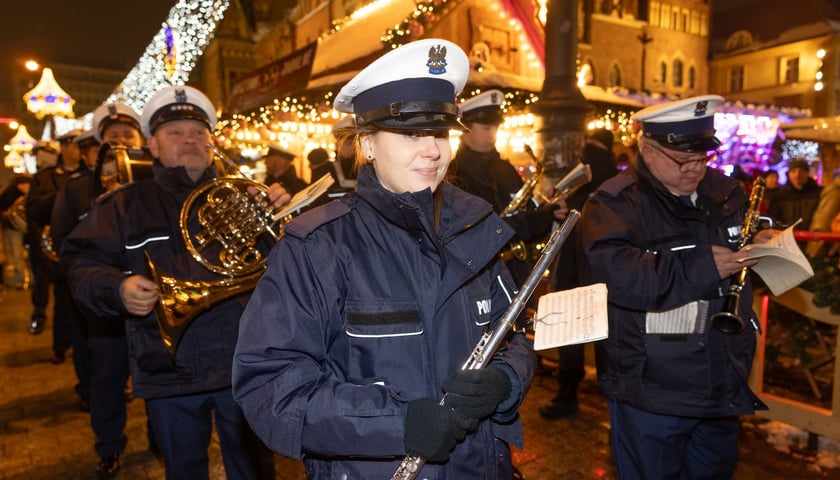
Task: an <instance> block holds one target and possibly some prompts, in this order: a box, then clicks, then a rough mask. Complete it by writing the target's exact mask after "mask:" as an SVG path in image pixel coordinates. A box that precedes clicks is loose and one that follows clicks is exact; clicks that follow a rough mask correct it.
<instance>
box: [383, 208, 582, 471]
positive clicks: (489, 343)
mask: <svg viewBox="0 0 840 480" xmlns="http://www.w3.org/2000/svg"><path fill="white" fill-rule="evenodd" d="M579 218H580V212H578V211H577V210H572V211H570V212H569V215H568V216H567V217H566V220H565V221H563V224H562V225H560V227H558V228H557V229H556V230H554V232H553V233H552V234H551V238H549V240H548V243H546V245H545V249H544V250H543V253H542V255H540V258H539V259H538V260H537V263H536V265H535V266H534V268H533V270H531V273H529V274H528V278H527V279H525V283H524V284H523V285H522V287H521V288H520V289H519V292H517V294H516V296H515V297H514V298H513V300H512V301H511V304H510V306H508V308H507V310H506V311H505V313H504V315H502V318H501V321H500V323H499V325H498V326H497V327H496V329H495V330H492V331H489V332H485V333H484V335H482V337H481V339H480V340H479V341H478V344H476V346H475V348H474V349H473V351H472V353H471V354H470V356H469V358H468V359H467V361H466V362H465V363H464V365H463V366H462V367H461V370H478V369H479V368H484V367H486V366H487V364H488V363H489V362H490V359H491V358H493V355H494V354H495V353H496V350H498V349H499V347H500V346H501V344H502V342H503V341H504V339H505V337H507V334H508V332H509V331H510V330H512V329H513V327H514V325H515V323H516V319H517V318H518V317H519V314H521V313H522V311H523V310H524V309H525V304H526V303H527V302H528V299H529V298H531V294H533V293H534V290H536V288H537V285H538V284H539V282H540V279H541V278H542V276H543V273H544V272H545V270H546V269H547V268H548V267H549V265H550V264H551V262H552V261H554V257H556V256H557V253H558V252H559V251H560V247H561V246H562V245H563V243H564V242H565V241H566V239H567V238H568V237H569V235H570V234H571V232H572V229H573V228H574V226H575V224H576V223H577V221H578V219H579ZM440 403H441V405H443V400H441V402H440ZM425 463H426V459H425V458H423V457H421V456H419V455H406V456H405V458H403V461H402V463H400V466H399V467H398V468H397V471H396V472H394V475H393V476H392V477H391V480H413V479H414V478H416V477H417V474H418V473H420V469H421V468H423V465H424V464H425Z"/></svg>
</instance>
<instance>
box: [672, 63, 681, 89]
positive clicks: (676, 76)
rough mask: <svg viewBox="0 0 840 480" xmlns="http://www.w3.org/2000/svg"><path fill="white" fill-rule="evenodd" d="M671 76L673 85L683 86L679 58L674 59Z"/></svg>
mask: <svg viewBox="0 0 840 480" xmlns="http://www.w3.org/2000/svg"><path fill="white" fill-rule="evenodd" d="M671 76H672V77H673V78H674V86H675V87H677V88H681V87H682V86H683V62H682V60H680V59H679V58H678V59H676V60H674V72H673V73H672V74H671Z"/></svg>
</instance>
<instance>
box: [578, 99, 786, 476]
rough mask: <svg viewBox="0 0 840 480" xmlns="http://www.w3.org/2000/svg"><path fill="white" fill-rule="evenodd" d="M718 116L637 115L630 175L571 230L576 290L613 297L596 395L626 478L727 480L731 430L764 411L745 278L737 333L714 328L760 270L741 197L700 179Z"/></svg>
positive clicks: (719, 176) (603, 191)
mask: <svg viewBox="0 0 840 480" xmlns="http://www.w3.org/2000/svg"><path fill="white" fill-rule="evenodd" d="M721 104H723V98H722V97H719V96H716V95H706V96H701V97H694V98H688V99H684V100H680V101H676V102H671V103H666V104H661V105H657V106H653V107H648V108H645V109H643V110H640V111H639V112H637V113H636V114H635V119H636V120H638V121H640V122H641V127H642V136H641V139H640V143H639V153H638V155H637V157H636V161H635V164H634V166H633V168H632V169H631V170H628V171H624V172H622V173H620V174H618V175H616V176H614V177H612V178H611V179H609V180H607V181H605V182H604V183H603V184H601V186H600V187H599V188H598V190H597V191H596V192H595V194H594V195H593V196H592V197H590V199H589V200H588V201H587V202H586V205H585V206H584V208H583V212H582V215H581V221H580V222H579V223H578V226H577V228H578V229H579V245H580V248H581V250H582V252H583V256H582V258H581V262H580V263H581V267H580V276H581V280H582V282H584V284H592V283H605V284H606V286H607V290H608V292H609V293H608V306H607V308H608V321H609V337H608V339H607V340H606V362H605V368H604V369H603V372H602V373H601V374H600V375H599V384H600V386H601V389H602V391H603V393H604V395H605V396H606V398H607V404H608V406H609V410H610V435H611V444H612V452H613V457H614V459H615V463H616V465H617V468H618V471H619V476H620V477H621V478H628V479H629V478H633V479H636V478H638V479H652V478H701V477H702V478H732V475H733V473H734V471H735V468H736V465H737V463H738V454H739V452H738V432H739V428H740V423H739V419H738V417H739V416H740V415H750V414H753V413H754V412H755V410H756V409H764V408H766V407H765V406H764V404H763V403H762V402H761V400H760V399H759V398H758V396H757V395H756V394H755V393H753V392H752V391H751V390H750V387H749V378H748V377H749V374H750V368H751V367H752V362H753V356H754V354H755V348H756V336H757V329H758V323H757V321H756V315H755V312H753V310H752V301H751V300H752V289H751V285H750V282H749V279H747V281H746V282H745V283H744V284H743V285H742V291H741V299H742V300H741V302H740V303H739V304H738V305H737V309H736V310H737V311H735V312H731V313H733V314H734V315H738V316H739V318H741V319H742V320H743V323H744V325H743V329H742V330H740V331H739V330H738V329H737V328H727V326H726V325H723V326H721V324H720V323H717V322H715V321H713V319H712V317H713V316H714V314H716V313H718V312H721V311H722V310H723V309H724V308H725V307H724V304H725V296H724V294H725V292H727V291H728V290H729V287H730V284H731V283H732V281H733V276H734V275H735V274H737V273H739V272H741V270H742V269H743V268H744V267H745V266H746V267H751V266H753V265H755V264H756V263H757V260H756V259H751V258H750V254H749V253H748V252H746V251H736V249H737V246H738V244H739V242H740V240H741V239H740V235H741V227H742V225H743V223H744V219H745V217H746V214H747V210H748V207H749V196H748V195H747V192H746V191H745V190H744V189H743V188H742V187H741V185H740V184H739V183H738V181H737V180H735V179H732V178H729V177H727V176H726V175H724V174H723V173H722V172H720V171H718V170H715V169H711V168H708V167H707V162H709V161H710V160H711V159H712V158H714V156H715V150H716V149H717V148H718V146H719V144H720V142H719V141H718V140H717V138H715V136H714V134H715V129H714V113H715V110H716V109H717V108H718V107H719V106H720V105H721ZM772 236H773V234H772V231H770V230H763V231H760V232H758V233H757V234H756V235H755V236H754V242H756V243H763V242H766V241H767V240H769V239H770V238H772Z"/></svg>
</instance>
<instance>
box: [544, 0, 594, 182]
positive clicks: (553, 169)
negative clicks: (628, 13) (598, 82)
mask: <svg viewBox="0 0 840 480" xmlns="http://www.w3.org/2000/svg"><path fill="white" fill-rule="evenodd" d="M577 18H578V0H549V1H548V5H547V12H546V22H545V81H544V82H543V87H542V92H541V93H540V101H539V102H537V104H536V105H534V110H535V113H536V114H537V119H536V127H537V132H539V134H540V139H541V143H542V149H543V152H542V153H543V155H542V165H543V172H544V178H546V180H547V181H552V182H556V181H557V180H559V179H560V178H562V176H563V175H565V174H566V173H567V172H568V171H569V170H571V169H572V168H573V167H574V166H575V165H577V164H578V163H579V162H580V157H581V152H582V150H583V139H584V133H585V131H586V114H587V113H588V112H589V111H591V110H592V106H591V105H590V104H589V102H587V101H586V99H585V98H584V97H583V94H581V93H580V89H579V88H578V86H577V61H576V60H577V25H578V21H577ZM552 185H553V183H552Z"/></svg>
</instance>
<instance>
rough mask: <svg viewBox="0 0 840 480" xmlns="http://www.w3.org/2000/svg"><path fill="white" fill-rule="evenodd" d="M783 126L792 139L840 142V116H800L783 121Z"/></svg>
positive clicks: (787, 135)
mask: <svg viewBox="0 0 840 480" xmlns="http://www.w3.org/2000/svg"><path fill="white" fill-rule="evenodd" d="M781 128H782V130H783V131H784V133H785V136H786V137H787V138H788V139H791V140H804V141H811V142H822V143H840V116H836V117H814V118H798V119H796V120H794V121H792V122H789V123H783V124H782V125H781Z"/></svg>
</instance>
